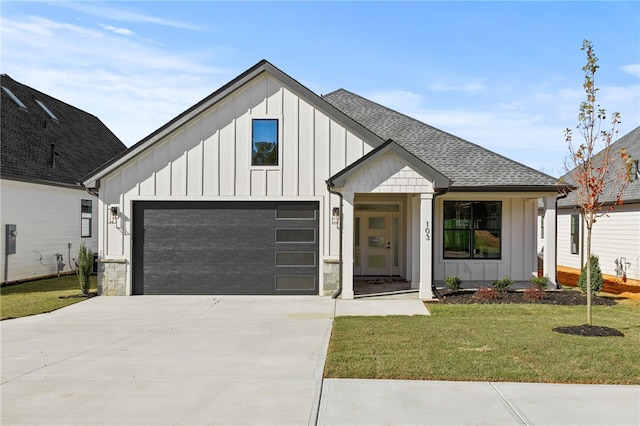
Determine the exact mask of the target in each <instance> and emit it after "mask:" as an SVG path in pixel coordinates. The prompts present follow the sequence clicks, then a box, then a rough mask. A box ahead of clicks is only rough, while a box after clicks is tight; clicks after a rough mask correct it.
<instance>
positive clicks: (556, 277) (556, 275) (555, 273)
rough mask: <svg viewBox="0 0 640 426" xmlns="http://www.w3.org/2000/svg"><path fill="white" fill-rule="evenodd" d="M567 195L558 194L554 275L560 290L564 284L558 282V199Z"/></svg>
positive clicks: (557, 287)
mask: <svg viewBox="0 0 640 426" xmlns="http://www.w3.org/2000/svg"><path fill="white" fill-rule="evenodd" d="M567 196H569V194H568V193H564V194H560V195H558V196H556V211H555V214H556V220H555V222H556V229H555V234H556V238H555V240H556V249H555V251H554V255H555V259H556V261H555V263H556V268H555V269H556V270H555V271H553V273H554V275H555V283H556V289H558V290H560V289H561V288H562V286H561V285H560V283H559V282H558V200H562V199H563V198H567ZM582 234H584V233H582ZM580 253H582V248H580Z"/></svg>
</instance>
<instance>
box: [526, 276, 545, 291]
mask: <svg viewBox="0 0 640 426" xmlns="http://www.w3.org/2000/svg"><path fill="white" fill-rule="evenodd" d="M529 281H531V283H532V284H533V286H534V287H535V288H537V289H538V290H540V291H545V290H546V289H547V284H548V283H549V278H548V277H533V278H531V279H530V280H529Z"/></svg>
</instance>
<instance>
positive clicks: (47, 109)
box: [36, 99, 58, 120]
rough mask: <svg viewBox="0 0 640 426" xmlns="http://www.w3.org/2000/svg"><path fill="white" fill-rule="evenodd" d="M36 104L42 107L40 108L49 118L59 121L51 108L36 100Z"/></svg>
mask: <svg viewBox="0 0 640 426" xmlns="http://www.w3.org/2000/svg"><path fill="white" fill-rule="evenodd" d="M36 103H37V104H38V105H40V108H42V109H43V110H44V112H46V113H47V115H48V116H49V117H51V118H52V119H53V120H58V117H56V116H55V114H54V113H52V112H51V110H50V109H49V108H47V106H46V105H45V104H44V103H42V102H40V101H39V100H37V99H36Z"/></svg>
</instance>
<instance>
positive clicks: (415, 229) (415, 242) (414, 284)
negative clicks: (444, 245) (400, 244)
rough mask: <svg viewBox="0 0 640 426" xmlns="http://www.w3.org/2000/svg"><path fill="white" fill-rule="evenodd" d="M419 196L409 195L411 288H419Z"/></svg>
mask: <svg viewBox="0 0 640 426" xmlns="http://www.w3.org/2000/svg"><path fill="white" fill-rule="evenodd" d="M420 235H421V232H420V196H418V195H416V196H413V197H411V234H410V238H411V251H410V253H411V263H410V265H411V278H410V279H411V288H412V289H417V288H420Z"/></svg>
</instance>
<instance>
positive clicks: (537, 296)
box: [522, 283, 546, 302]
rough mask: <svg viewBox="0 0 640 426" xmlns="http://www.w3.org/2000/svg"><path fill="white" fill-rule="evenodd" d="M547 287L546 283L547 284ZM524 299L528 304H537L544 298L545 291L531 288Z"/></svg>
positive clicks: (526, 291) (523, 296) (525, 292)
mask: <svg viewBox="0 0 640 426" xmlns="http://www.w3.org/2000/svg"><path fill="white" fill-rule="evenodd" d="M545 285H546V283H545ZM522 298H523V299H524V300H526V301H527V302H537V301H539V300H542V299H543V298H544V290H542V289H541V288H539V287H537V286H536V287H530V288H528V289H526V290H525V291H524V293H523V295H522Z"/></svg>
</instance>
